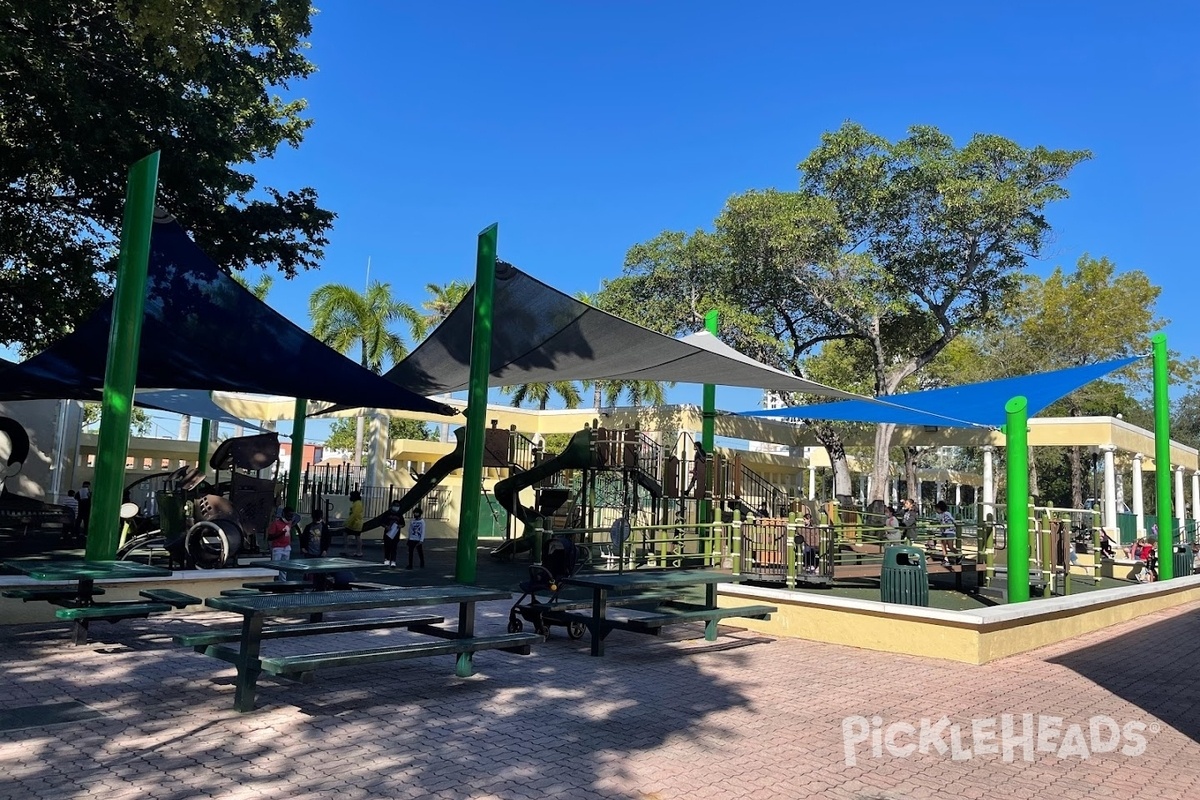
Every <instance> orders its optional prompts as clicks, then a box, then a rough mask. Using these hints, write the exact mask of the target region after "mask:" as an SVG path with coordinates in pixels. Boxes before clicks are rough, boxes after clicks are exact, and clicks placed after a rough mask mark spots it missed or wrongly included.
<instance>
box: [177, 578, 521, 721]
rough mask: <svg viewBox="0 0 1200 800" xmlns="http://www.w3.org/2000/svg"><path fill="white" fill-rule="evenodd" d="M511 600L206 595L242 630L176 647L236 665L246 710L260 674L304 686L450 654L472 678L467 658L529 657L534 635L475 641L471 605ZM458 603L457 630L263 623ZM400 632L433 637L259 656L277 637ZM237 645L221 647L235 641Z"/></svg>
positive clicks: (458, 590)
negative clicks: (335, 670) (338, 673)
mask: <svg viewBox="0 0 1200 800" xmlns="http://www.w3.org/2000/svg"><path fill="white" fill-rule="evenodd" d="M507 599H511V595H510V594H509V593H508V592H500V591H494V590H492V589H480V588H477V587H474V586H419V587H414V588H407V589H391V590H381V591H372V592H360V591H339V590H334V591H325V592H305V593H298V594H264V595H258V596H249V595H246V596H242V597H210V598H208V599H207V600H205V601H204V602H205V605H207V606H209V607H210V608H214V609H217V610H218V611H229V612H232V613H235V614H240V615H241V616H242V623H241V625H240V626H239V627H238V628H236V629H234V628H228V629H224V630H219V631H215V632H214V631H207V632H204V633H200V634H181V635H177V636H176V637H175V641H176V643H178V644H182V645H187V646H190V647H192V648H194V649H195V650H196V652H199V653H203V654H205V655H209V656H212V657H214V658H218V659H221V660H223V661H227V662H229V663H231V664H233V665H234V666H236V667H237V673H238V675H237V683H236V690H235V693H234V708H236V709H237V710H238V711H250V710H251V709H253V708H254V695H255V691H256V684H257V681H258V676H259V675H260V674H261V673H263V672H266V673H268V674H272V675H277V676H280V677H283V678H288V679H292V680H298V681H301V682H308V681H310V680H311V679H312V674H313V673H314V672H315V671H316V670H318V669H322V668H326V667H344V666H352V665H358V664H371V663H378V662H383V661H394V660H399V659H407V658H418V657H422V656H430V655H454V656H456V667H455V672H456V674H457V675H459V676H462V677H466V676H469V675H470V674H471V673H472V672H473V660H472V656H473V654H474V653H475V652H477V651H479V650H506V651H509V652H516V653H520V654H528V653H529V648H530V645H532V644H534V643H535V642H540V641H542V637H541V636H539V635H537V634H532V633H507V634H503V635H500V636H476V635H475V604H476V603H478V602H484V601H488V600H507ZM451 603H458V626H457V627H456V628H443V627H439V626H438V624H437V623H440V622H442V621H443V620H442V618H441V617H431V616H428V615H424V616H400V617H391V618H387V617H376V618H365V619H364V618H359V619H352V620H346V621H337V622H324V621H320V622H312V621H310V622H307V623H297V622H284V623H276V624H273V625H272V626H271V627H269V628H267V627H265V622H266V620H267V618H268V617H288V616H292V617H295V616H299V615H308V616H309V617H310V619H311V618H312V617H313V616H314V615H321V614H325V613H328V612H341V611H367V610H375V609H383V608H412V607H419V606H437V605H447V604H451ZM392 627H404V628H407V629H408V630H409V631H412V632H415V633H421V634H426V635H428V636H430V637H433V638H434V639H437V640H441V641H430V640H419V639H418V640H413V641H405V642H403V643H400V644H391V645H386V646H382V647H379V646H376V647H370V648H366V649H349V650H334V651H328V652H319V653H308V654H302V655H291V656H281V657H274V658H267V657H263V655H262V643H263V641H264V640H269V639H275V638H285V637H286V638H295V637H306V636H312V635H318V634H327V633H341V632H348V631H360V630H374V629H383V628H392ZM235 642H236V647H229V646H227V644H229V643H235Z"/></svg>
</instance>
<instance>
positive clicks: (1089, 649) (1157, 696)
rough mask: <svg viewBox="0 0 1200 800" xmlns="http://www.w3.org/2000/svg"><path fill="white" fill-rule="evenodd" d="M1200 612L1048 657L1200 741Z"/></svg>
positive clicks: (1183, 615) (1179, 615)
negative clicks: (1197, 671)
mask: <svg viewBox="0 0 1200 800" xmlns="http://www.w3.org/2000/svg"><path fill="white" fill-rule="evenodd" d="M1198 657H1200V614H1197V613H1196V612H1192V613H1188V614H1178V615H1175V616H1172V617H1170V618H1168V619H1164V620H1160V621H1157V622H1151V623H1148V624H1147V625H1145V626H1144V627H1142V628H1138V629H1134V630H1130V631H1128V632H1127V633H1125V634H1123V635H1121V636H1117V637H1113V638H1110V639H1106V640H1104V641H1101V642H1097V643H1096V644H1093V645H1088V646H1086V647H1081V648H1078V649H1075V650H1071V651H1069V652H1066V653H1063V654H1061V655H1058V656H1053V657H1050V658H1047V659H1046V661H1047V663H1050V664H1059V665H1061V666H1064V667H1066V668H1068V669H1070V670H1071V671H1073V672H1075V673H1077V674H1078V675H1080V676H1082V677H1084V678H1087V679H1088V680H1091V681H1092V682H1093V683H1095V684H1096V685H1098V686H1101V687H1103V688H1104V689H1105V690H1107V691H1109V692H1112V693H1113V694H1114V695H1116V696H1117V697H1120V698H1122V699H1123V700H1125V701H1127V702H1129V703H1132V704H1133V705H1136V706H1137V707H1139V708H1141V709H1142V710H1144V711H1146V712H1147V713H1149V714H1152V715H1154V716H1155V717H1157V718H1159V719H1161V720H1162V721H1163V722H1165V723H1167V724H1168V725H1170V726H1171V727H1172V728H1175V729H1176V730H1177V731H1179V732H1180V733H1182V734H1183V735H1185V736H1187V737H1188V738H1189V739H1191V740H1192V741H1196V742H1200V684H1197V682H1196V680H1195V676H1194V675H1193V674H1192V668H1193V667H1194V666H1195V664H1196V661H1197V658H1198Z"/></svg>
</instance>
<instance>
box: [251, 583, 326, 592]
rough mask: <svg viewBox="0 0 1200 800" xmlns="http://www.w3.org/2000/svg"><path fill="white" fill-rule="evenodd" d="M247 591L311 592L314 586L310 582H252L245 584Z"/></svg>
mask: <svg viewBox="0 0 1200 800" xmlns="http://www.w3.org/2000/svg"><path fill="white" fill-rule="evenodd" d="M242 586H243V587H244V588H246V589H254V590H255V591H258V592H311V591H312V590H313V585H312V584H311V583H309V582H308V581H257V582H255V581H252V582H250V583H243V584H242Z"/></svg>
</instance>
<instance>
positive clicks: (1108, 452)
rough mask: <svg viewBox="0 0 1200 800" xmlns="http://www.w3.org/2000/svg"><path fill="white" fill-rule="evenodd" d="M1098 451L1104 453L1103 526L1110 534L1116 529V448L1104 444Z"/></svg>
mask: <svg viewBox="0 0 1200 800" xmlns="http://www.w3.org/2000/svg"><path fill="white" fill-rule="evenodd" d="M1100 452H1102V453H1104V528H1105V529H1106V530H1107V531H1108V532H1109V534H1110V535H1111V534H1112V532H1113V531H1115V530H1116V529H1117V470H1116V462H1115V461H1114V460H1113V455H1114V454H1115V453H1116V452H1117V448H1116V447H1114V446H1112V445H1111V444H1105V445H1101V446H1100Z"/></svg>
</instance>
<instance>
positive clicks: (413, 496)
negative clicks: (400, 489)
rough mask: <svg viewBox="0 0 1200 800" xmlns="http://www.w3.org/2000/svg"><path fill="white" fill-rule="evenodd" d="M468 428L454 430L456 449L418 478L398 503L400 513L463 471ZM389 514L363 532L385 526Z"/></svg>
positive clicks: (372, 521) (367, 524) (371, 522)
mask: <svg viewBox="0 0 1200 800" xmlns="http://www.w3.org/2000/svg"><path fill="white" fill-rule="evenodd" d="M466 430H467V429H466V428H455V429H454V449H453V450H451V451H450V452H449V453H447V454H446V455H444V456H442V457H441V458H439V459H438V460H437V461H435V462H433V466H431V467H430V468H429V471H428V472H426V473H425V474H424V475H422V476H421V477H419V478H417V482H416V483H414V484H413V487H412V488H411V489H409V490H408V491H407V492H405V494H404V496H403V497H401V498H400V500H399V501H398V502H399V503H400V513H401V514H407V513H408V512H409V511H411V510H412V509H414V508H416V507H417V505H418V504H419V503H420V502H421V501H422V500H424V499H425V495H427V494H429V493H430V492H431V491H433V488H434V487H435V486H437V485H438V484H439V483H441V482H442V480H443V479H444V478H445V477H446V476H447V475H449V474H450V473H451V472H454V470H456V469H462V465H463V453H464V448H465V447H466V444H467V437H466ZM387 514H388V512H387V511H384V512H383V513H382V514H380V515H379V516H377V517H372V518H371V519H369V520H367V521H366V522H364V523H363V531H369V530H374V529H375V528H380V527H382V526H383V518H384V517H386V516H387Z"/></svg>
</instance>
